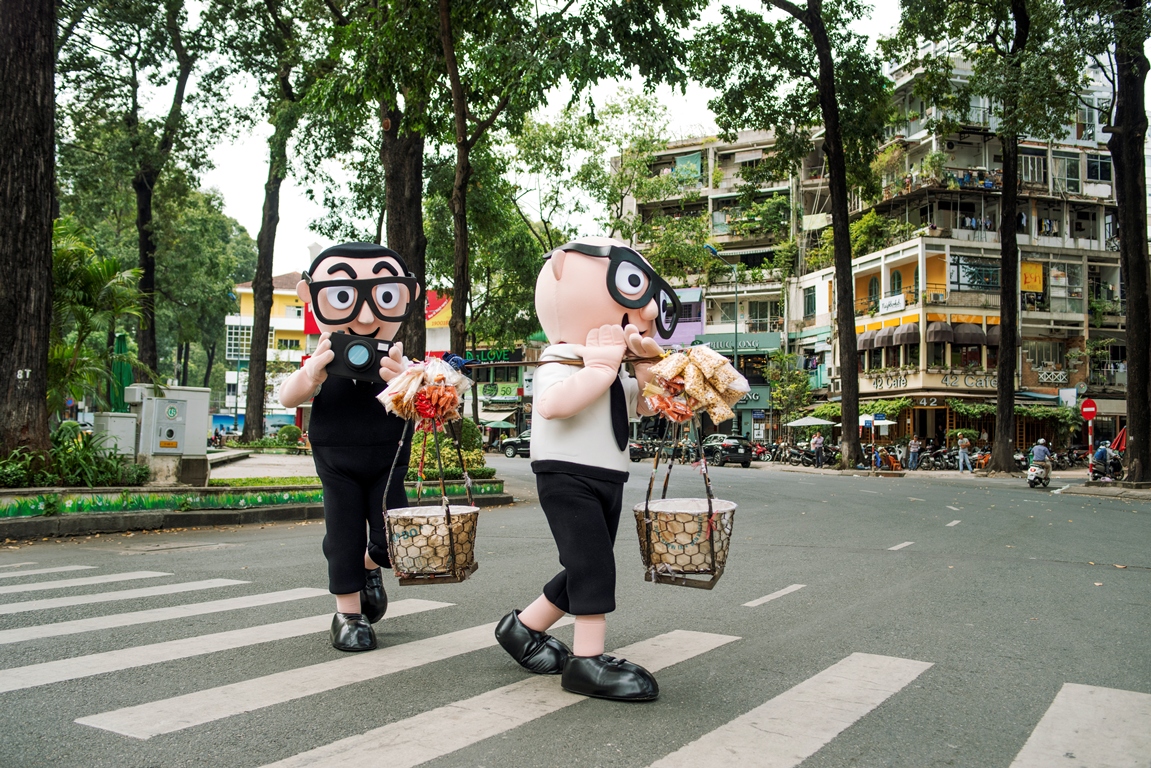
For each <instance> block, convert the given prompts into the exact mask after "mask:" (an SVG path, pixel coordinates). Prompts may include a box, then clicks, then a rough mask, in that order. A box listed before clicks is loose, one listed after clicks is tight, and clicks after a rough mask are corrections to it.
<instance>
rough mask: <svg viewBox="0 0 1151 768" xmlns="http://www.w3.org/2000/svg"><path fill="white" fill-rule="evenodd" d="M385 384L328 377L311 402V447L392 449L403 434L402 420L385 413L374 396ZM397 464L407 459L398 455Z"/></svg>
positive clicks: (407, 442)
mask: <svg viewBox="0 0 1151 768" xmlns="http://www.w3.org/2000/svg"><path fill="white" fill-rule="evenodd" d="M384 386H385V385H384V384H372V383H370V382H366V381H360V382H356V381H353V380H351V379H345V378H343V377H342V376H329V377H328V378H327V379H325V380H324V383H323V385H322V386H321V387H320V394H318V395H316V397H315V399H314V400H312V419H311V421H310V422H309V424H308V439H309V440H311V442H312V445H320V446H325V445H327V446H349V445H379V446H394V445H396V444H397V443H399V441H400V435H401V434H403V429H404V423H405V422H404V420H403V419H401V418H400V417H399V416H396V415H395V414H394V413H388V412H387V411H386V410H384V404H383V403H381V402H380V401H379V400H377V399H376V396H377V395H379V394H380V393H381V392H383V391H384ZM404 443H405V445H404V453H405V455H406V454H407V453H408V452H409V451H410V449H411V430H410V429H409V430H408V435H407V438H406V439H405V440H404ZM400 463H401V464H405V463H407V462H406V459H405V458H404V457H403V456H401V457H400Z"/></svg>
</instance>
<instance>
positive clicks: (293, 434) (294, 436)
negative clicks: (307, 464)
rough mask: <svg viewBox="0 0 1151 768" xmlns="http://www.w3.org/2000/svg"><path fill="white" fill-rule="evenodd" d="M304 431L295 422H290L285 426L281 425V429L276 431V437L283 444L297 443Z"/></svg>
mask: <svg viewBox="0 0 1151 768" xmlns="http://www.w3.org/2000/svg"><path fill="white" fill-rule="evenodd" d="M303 434H304V433H303V431H302V430H301V429H300V428H299V427H297V426H296V425H294V424H289V425H287V426H285V427H280V431H279V432H277V433H276V439H277V440H278V441H279V443H280V444H281V445H295V444H296V443H297V442H299V440H300V436H301V435H303Z"/></svg>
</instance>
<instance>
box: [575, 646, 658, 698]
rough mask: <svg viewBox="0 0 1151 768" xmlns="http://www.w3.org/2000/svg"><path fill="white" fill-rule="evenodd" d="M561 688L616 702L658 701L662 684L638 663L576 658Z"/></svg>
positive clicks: (602, 656)
mask: <svg viewBox="0 0 1151 768" xmlns="http://www.w3.org/2000/svg"><path fill="white" fill-rule="evenodd" d="M560 686H562V687H563V689H564V690H565V691H570V692H571V693H579V694H582V695H584V696H592V697H594V698H597V699H611V700H612V701H655V700H656V699H657V698H659V683H657V682H656V681H655V678H654V677H652V676H651V672H648V671H647V670H646V669H644V668H643V667H641V666H639V665H638V664H632V663H631V662H630V661H625V660H624V659H617V658H615V657H614V656H608V655H606V654H604V655H601V656H572V657H571V658H569V659H568V663H567V664H566V665H565V666H564V672H563V677H561V678H560Z"/></svg>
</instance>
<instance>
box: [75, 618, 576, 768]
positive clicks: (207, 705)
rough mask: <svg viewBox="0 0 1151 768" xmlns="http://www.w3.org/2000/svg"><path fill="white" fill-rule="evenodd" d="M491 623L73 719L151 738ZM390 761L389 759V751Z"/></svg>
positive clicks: (483, 638) (427, 656)
mask: <svg viewBox="0 0 1151 768" xmlns="http://www.w3.org/2000/svg"><path fill="white" fill-rule="evenodd" d="M573 622H574V619H572V618H571V617H570V616H569V617H566V618H564V619H560V621H559V622H557V623H556V625H555V626H561V625H563V624H571V623H573ZM495 628H496V624H495V623H494V622H493V623H491V624H482V625H480V626H478V627H471V628H470V629H463V630H460V631H459V632H451V633H449V634H446V635H438V636H436V637H430V638H428V639H426V640H416V641H414V642H411V643H404V644H403V645H393V646H391V647H388V648H381V649H378V650H375V651H372V652H371V653H358V654H355V655H354V656H345V657H344V658H341V659H335V660H333V661H325V662H323V663H321V664H312V665H310V666H307V667H300V668H298V669H289V670H286V671H284V672H277V673H275V674H272V675H265V676H264V677H257V678H254V679H251V680H244V681H241V682H239V683H233V684H231V685H222V686H219V687H217V688H208V689H206V690H203V691H196V692H195V693H189V694H186V695H184V696H176V697H174V698H171V699H161V700H159V701H153V702H150V703H147V704H141V705H139V706H136V707H125V708H124V709H117V710H113V711H111V712H104V713H102V714H99V715H91V716H89V717H81V718H79V719H77V720H76V722H77V723H80V724H81V725H90V726H92V727H93V728H102V729H104V730H106V731H112V732H113V733H119V734H123V735H124V736H131V737H132V738H134V739H150V738H152V737H153V736H158V735H159V734H162V733H172V732H173V731H181V730H183V729H185V728H191V727H192V726H194V725H202V724H203V723H210V722H213V721H215V720H220V719H222V718H225V717H230V716H232V715H239V714H242V713H244V712H251V711H253V710H257V709H263V708H264V707H270V706H272V705H273V704H282V703H283V702H285V701H292V700H294V699H301V698H303V697H305V696H311V695H313V694H316V693H323V692H324V691H330V690H332V689H334V688H340V687H341V686H345V685H351V684H352V683H361V682H363V681H365V680H373V679H375V678H377V677H383V676H384V675H390V674H392V673H395V672H401V671H403V670H405V669H412V668H414V667H419V666H422V665H424V664H431V663H433V662H436V661H442V660H443V659H448V658H451V657H453V656H460V655H462V654H465V653H469V652H470V651H478V650H480V649H481V648H488V647H490V646H493V645H495V644H496V638H495V634H494V632H495ZM553 682H554V681H553ZM425 735H426V734H425ZM388 764H389V766H391V765H392V761H391V758H390V756H389V760H388Z"/></svg>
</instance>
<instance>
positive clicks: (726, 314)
mask: <svg viewBox="0 0 1151 768" xmlns="http://www.w3.org/2000/svg"><path fill="white" fill-rule="evenodd" d="M719 321H720V322H721V323H734V322H735V302H734V301H721V302H719Z"/></svg>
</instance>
